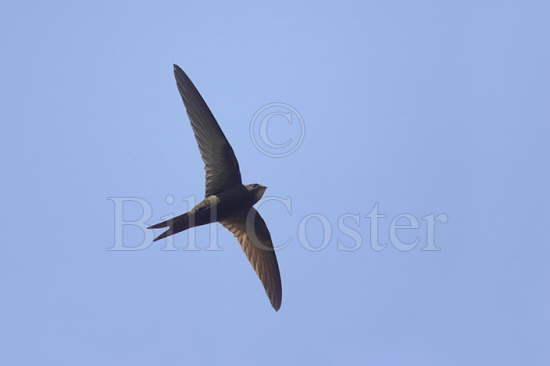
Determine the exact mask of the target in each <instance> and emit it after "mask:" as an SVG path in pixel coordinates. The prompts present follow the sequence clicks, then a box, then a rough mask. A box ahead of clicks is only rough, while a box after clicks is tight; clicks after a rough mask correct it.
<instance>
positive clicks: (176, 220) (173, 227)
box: [147, 213, 191, 241]
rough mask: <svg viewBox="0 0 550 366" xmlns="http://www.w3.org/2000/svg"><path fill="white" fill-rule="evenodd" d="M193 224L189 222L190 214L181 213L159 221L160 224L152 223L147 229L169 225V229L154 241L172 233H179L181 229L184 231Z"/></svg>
mask: <svg viewBox="0 0 550 366" xmlns="http://www.w3.org/2000/svg"><path fill="white" fill-rule="evenodd" d="M190 226H191V225H190V224H189V214H187V213H184V214H183V215H179V216H176V217H173V218H171V219H169V220H166V221H163V222H159V223H158V224H155V225H151V226H149V227H147V229H160V228H164V227H169V229H168V230H166V231H165V232H163V233H162V234H160V235H159V236H157V237H156V238H155V239H154V240H153V241H157V240H160V239H163V238H166V237H167V236H170V235H172V234H176V233H179V232H180V231H183V230H185V229H188V228H189V227H190Z"/></svg>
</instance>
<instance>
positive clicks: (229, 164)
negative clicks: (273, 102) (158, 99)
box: [174, 65, 242, 197]
mask: <svg viewBox="0 0 550 366" xmlns="http://www.w3.org/2000/svg"><path fill="white" fill-rule="evenodd" d="M174 75H175V76H176V82H177V85H178V90H179V92H180V94H181V97H182V99H183V104H185V108H186V109H187V115H188V116H189V119H190V120H191V126H192V127H193V132H194V134H195V138H196V139H197V143H198V145H199V150H200V153H201V157H202V160H203V161H204V170H205V173H206V196H207V197H208V196H210V195H212V194H216V193H219V192H221V191H223V190H225V189H227V188H229V187H233V186H235V185H239V184H242V181H241V173H240V171H239V162H238V161H237V158H236V157H235V153H234V152H233V149H232V148H231V145H229V142H228V141H227V139H226V138H225V135H224V134H223V132H222V130H221V128H220V126H219V125H218V122H216V119H215V118H214V115H212V112H210V109H209V108H208V106H207V105H206V102H205V101H204V99H202V96H201V95H200V93H199V91H198V90H197V88H195V85H193V83H192V82H191V80H190V79H189V77H188V76H187V75H186V74H185V72H183V70H182V69H181V68H180V67H179V66H178V65H174Z"/></svg>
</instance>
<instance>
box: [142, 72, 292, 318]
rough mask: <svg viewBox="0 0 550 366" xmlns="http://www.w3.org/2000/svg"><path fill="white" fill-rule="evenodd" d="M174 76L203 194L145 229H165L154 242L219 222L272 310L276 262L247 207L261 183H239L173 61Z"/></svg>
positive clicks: (277, 288)
mask: <svg viewBox="0 0 550 366" xmlns="http://www.w3.org/2000/svg"><path fill="white" fill-rule="evenodd" d="M174 75H175V77H176V83H177V86H178V90H179V92H180V95H181V98H182V99H183V104H184V105H185V108H186V110H187V115H188V116H189V120H190V121H191V127H192V129H193V133H194V134H195V138H196V140H197V144H198V145H199V151H200V154H201V157H202V160H203V161H204V170H205V175H206V191H205V198H204V200H203V201H202V202H200V203H199V204H198V205H196V206H195V207H193V208H192V209H191V210H190V211H189V212H186V213H184V214H182V215H179V216H176V217H174V218H171V219H169V220H166V221H163V222H161V223H158V224H155V225H152V226H149V227H148V229H160V228H167V230H166V231H164V232H163V233H162V234H160V235H159V236H158V237H156V238H155V241H156V240H159V239H162V238H166V237H167V236H170V235H172V234H176V233H179V232H181V231H183V230H186V229H189V228H192V227H195V226H200V225H206V224H210V223H212V222H219V223H221V224H222V225H223V226H224V227H225V228H226V229H228V230H229V231H231V232H232V233H233V235H234V236H235V237H236V238H237V240H238V241H239V243H240V245H241V248H242V249H243V251H244V252H245V254H246V256H247V257H248V260H249V261H250V264H252V267H254V270H255V271H256V274H257V275H258V277H259V278H260V280H261V281H262V284H263V286H264V288H265V291H266V294H267V296H268V297H269V301H270V302H271V305H272V306H273V308H274V309H275V310H276V311H277V310H279V308H280V307H281V299H282V288H281V276H280V274H279V265H278V264H277V257H276V256H275V251H274V249H273V242H272V241H271V235H270V234H269V230H268V228H267V225H266V224H265V221H264V219H263V218H262V216H260V213H259V212H258V211H256V209H255V208H254V207H253V206H254V204H255V203H256V202H258V201H259V200H260V198H262V196H263V194H264V192H265V190H266V189H267V187H265V186H263V185H260V184H246V185H243V183H242V180H241V172H240V170H239V162H238V161H237V158H236V157H235V153H234V152H233V149H232V148H231V145H229V142H228V141H227V138H226V137H225V135H224V134H223V132H222V130H221V128H220V126H219V125H218V122H216V119H215V118H214V116H213V115H212V112H211V111H210V109H209V108H208V106H207V105H206V102H205V101H204V99H203V98H202V96H201V95H200V93H199V91H198V90H197V88H195V85H193V83H192V82H191V80H190V79H189V77H188V76H187V75H186V74H185V72H184V71H183V70H182V69H181V68H180V67H179V66H178V65H174Z"/></svg>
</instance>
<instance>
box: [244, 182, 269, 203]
mask: <svg viewBox="0 0 550 366" xmlns="http://www.w3.org/2000/svg"><path fill="white" fill-rule="evenodd" d="M245 188H246V189H247V190H248V191H249V192H252V193H254V199H255V201H256V202H258V201H259V200H260V199H261V198H262V196H263V195H264V192H265V190H266V189H267V187H266V186H262V185H261V184H257V183H254V184H247V185H246V186H245Z"/></svg>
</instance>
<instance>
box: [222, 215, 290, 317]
mask: <svg viewBox="0 0 550 366" xmlns="http://www.w3.org/2000/svg"><path fill="white" fill-rule="evenodd" d="M221 223H222V225H223V226H224V227H225V228H226V229H228V230H229V231H231V232H232V233H233V235H235V237H236V238H237V240H238V241H239V243H240V244H241V248H242V249H243V250H244V252H245V253H246V256H247V257H248V260H249V261H250V264H252V267H254V270H255V271H256V273H257V274H258V277H260V280H261V281H262V284H263V285H264V288H265V292H266V293H267V296H268V297H269V301H271V305H273V308H274V309H275V310H279V308H280V307H281V298H282V296H283V293H282V288H281V275H280V274H279V265H278V264H277V257H276V256H275V251H274V249H273V242H272V241H271V235H270V234H269V230H268V228H267V226H266V224H265V221H264V219H263V218H262V216H260V213H259V212H258V211H256V209H254V208H253V207H252V208H251V209H250V211H249V212H248V213H243V214H240V215H236V216H233V217H229V218H227V219H224V220H222V221H221Z"/></svg>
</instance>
